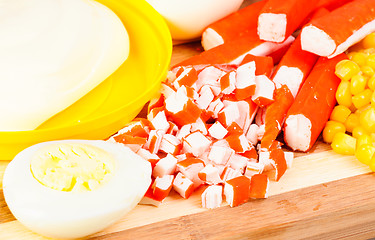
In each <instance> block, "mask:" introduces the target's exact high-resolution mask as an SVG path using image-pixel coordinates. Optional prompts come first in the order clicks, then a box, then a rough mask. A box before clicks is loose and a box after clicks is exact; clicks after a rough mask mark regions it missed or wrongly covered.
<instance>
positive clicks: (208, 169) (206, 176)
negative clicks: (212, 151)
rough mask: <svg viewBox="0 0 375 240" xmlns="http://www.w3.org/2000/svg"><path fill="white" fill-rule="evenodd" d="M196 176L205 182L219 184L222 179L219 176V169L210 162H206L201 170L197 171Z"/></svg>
mask: <svg viewBox="0 0 375 240" xmlns="http://www.w3.org/2000/svg"><path fill="white" fill-rule="evenodd" d="M198 177H199V178H200V179H201V180H202V181H203V182H205V183H207V184H211V185H212V184H219V183H222V182H223V180H221V178H220V172H219V169H218V168H216V167H214V166H213V165H212V164H207V165H206V166H205V167H204V168H203V169H202V170H200V171H199V173H198Z"/></svg>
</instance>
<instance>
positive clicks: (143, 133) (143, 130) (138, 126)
mask: <svg viewBox="0 0 375 240" xmlns="http://www.w3.org/2000/svg"><path fill="white" fill-rule="evenodd" d="M151 129H153V126H152V124H151V122H150V121H148V120H147V119H145V118H138V119H134V121H132V122H130V123H128V124H126V125H125V126H124V127H123V128H122V129H120V130H119V131H118V132H117V133H116V135H120V134H127V135H131V136H137V137H144V138H147V137H148V134H149V132H150V130H151Z"/></svg>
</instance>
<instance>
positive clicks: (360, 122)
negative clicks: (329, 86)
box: [323, 33, 375, 171]
mask: <svg viewBox="0 0 375 240" xmlns="http://www.w3.org/2000/svg"><path fill="white" fill-rule="evenodd" d="M352 49H356V50H352V51H350V52H349V53H348V57H349V60H343V61H341V62H339V63H338V64H337V65H336V71H335V73H336V75H337V76H338V77H339V78H340V79H341V83H340V85H339V87H338V89H337V91H336V100H337V103H338V105H336V106H335V108H334V109H333V111H332V113H331V116H330V119H329V121H328V122H327V123H326V126H325V128H324V130H323V140H324V141H325V142H327V143H330V144H331V146H332V149H333V150H334V151H335V152H337V153H340V154H348V155H355V156H356V158H357V159H358V160H359V161H360V162H362V163H364V164H366V165H369V167H370V169H371V170H372V171H375V91H374V90H375V33H371V34H370V35H368V36H367V37H366V38H365V39H363V40H362V42H360V43H358V44H357V45H356V46H355V47H353V48H352Z"/></svg>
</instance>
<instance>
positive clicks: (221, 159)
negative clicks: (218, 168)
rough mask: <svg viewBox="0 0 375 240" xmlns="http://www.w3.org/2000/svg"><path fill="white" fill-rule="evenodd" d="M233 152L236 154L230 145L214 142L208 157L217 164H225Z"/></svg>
mask: <svg viewBox="0 0 375 240" xmlns="http://www.w3.org/2000/svg"><path fill="white" fill-rule="evenodd" d="M232 154H234V150H233V149H231V148H230V147H229V146H220V145H215V144H213V145H212V147H211V149H210V152H209V154H208V156H207V158H208V160H210V161H211V162H213V163H215V164H218V165H225V164H226V163H227V162H228V160H229V158H230V157H231V156H232Z"/></svg>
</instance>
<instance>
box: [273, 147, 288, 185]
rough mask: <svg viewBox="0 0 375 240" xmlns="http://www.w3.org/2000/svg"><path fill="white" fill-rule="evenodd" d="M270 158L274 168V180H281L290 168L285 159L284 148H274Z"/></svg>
mask: <svg viewBox="0 0 375 240" xmlns="http://www.w3.org/2000/svg"><path fill="white" fill-rule="evenodd" d="M270 159H271V163H272V165H273V168H274V171H273V173H274V176H273V180H275V181H279V180H280V178H281V177H282V176H283V175H284V173H285V171H286V169H287V168H288V167H287V163H286V160H285V153H284V151H283V150H282V149H272V150H271V152H270Z"/></svg>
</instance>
